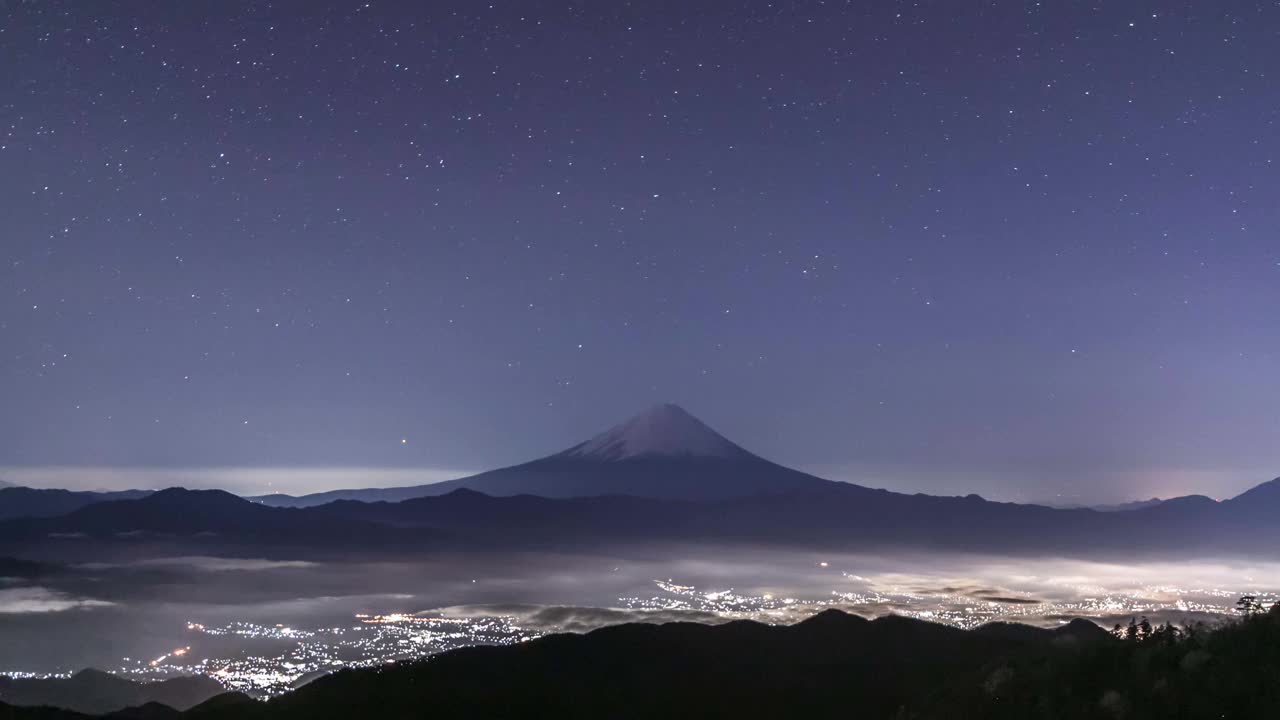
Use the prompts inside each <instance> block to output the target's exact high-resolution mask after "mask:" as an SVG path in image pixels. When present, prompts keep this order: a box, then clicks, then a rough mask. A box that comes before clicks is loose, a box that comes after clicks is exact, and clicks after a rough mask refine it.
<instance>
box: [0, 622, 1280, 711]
mask: <svg viewBox="0 0 1280 720" xmlns="http://www.w3.org/2000/svg"><path fill="white" fill-rule="evenodd" d="M1135 630H1136V633H1135V637H1134V638H1133V639H1121V638H1117V637H1114V636H1112V635H1111V634H1109V633H1107V632H1106V631H1104V630H1102V629H1101V628H1099V627H1097V626H1096V625H1093V624H1092V623H1088V622H1085V621H1080V620H1077V621H1074V622H1072V623H1070V624H1068V625H1064V626H1062V627H1060V628H1057V629H1054V630H1042V629H1035V628H1029V627H1026V626H1018V625H1005V624H996V625H989V626H985V627H982V628H979V629H977V630H973V631H963V630H957V629H955V628H950V627H946V626H942V625H936V624H932V623H926V622H921V621H916V620H910V619H905V618H900V617H888V618H881V619H878V620H865V619H862V618H859V617H856V616H852V615H847V614H844V613H842V612H839V611H834V610H833V611H828V612H825V613H822V614H820V615H818V616H816V617H813V618H811V619H809V620H806V621H804V622H801V623H799V624H796V625H792V626H789V627H782V626H775V627H771V626H765V625H760V624H758V623H754V622H734V623H729V624H726V625H719V626H706V625H696V624H688V623H673V624H668V625H621V626H617V627H611V628H605V629H602V630H597V631H595V632H592V633H588V634H586V635H553V636H548V637H545V638H541V639H539V640H534V641H531V642H527V643H523V644H520V645H515V646H507V647H476V648H465V649H461V650H455V651H452V652H448V653H444V654H441V655H437V656H435V657H432V658H429V659H426V660H422V661H417V662H411V663H403V664H399V665H394V666H388V667H385V668H381V669H376V670H355V671H345V672H340V673H337V674H335V675H331V676H328V677H324V678H321V679H319V680H316V681H315V682H313V683H311V684H309V685H307V686H306V687H304V688H302V689H300V690H298V691H295V692H293V693H291V694H289V695H286V696H283V697H280V698H277V699H275V700H272V701H271V702H268V703H258V702H255V701H251V700H248V699H246V698H244V697H243V696H236V695H223V696H219V697H216V698H214V699H212V700H210V701H208V702H206V703H205V704H203V705H201V706H198V707H196V708H193V709H192V710H190V711H188V712H186V713H181V714H180V713H177V712H176V711H173V712H169V711H165V710H164V709H163V708H156V707H154V706H151V707H150V708H140V709H137V710H133V711H128V712H126V713H123V714H122V715H120V716H119V717H134V718H143V717H149V718H156V719H157V720H159V719H160V718H178V717H181V718H187V719H193V718H209V719H212V720H221V719H224V718H225V719H230V718H248V719H250V720H253V719H259V720H293V719H295V718H321V719H323V718H335V719H336V718H371V719H373V718H376V719H399V718H477V717H484V718H523V717H538V718H544V717H545V718H551V717H554V718H653V717H717V718H719V717H725V718H757V717H769V718H780V717H803V718H868V719H881V718H883V719H884V720H891V719H893V720H906V719H910V718H918V719H921V720H941V719H943V718H960V719H964V718H1018V719H1019V720H1021V719H1024V718H1049V719H1053V718H1125V719H1127V720H1145V719H1148V718H1152V719H1154V718H1251V717H1259V718H1262V717H1280V683H1277V682H1276V678H1277V677H1280V611H1273V612H1271V613H1265V614H1262V613H1260V614H1257V615H1254V616H1252V617H1250V618H1248V619H1245V620H1243V621H1240V622H1237V623H1234V624H1231V625H1229V626H1226V627H1223V628H1220V629H1216V630H1209V629H1203V628H1201V629H1194V628H1193V629H1191V630H1189V631H1188V630H1179V629H1176V628H1172V627H1167V628H1155V629H1151V630H1137V629H1136V628H1135ZM37 717H44V718H50V719H52V718H71V717H76V716H75V715H74V714H69V713H60V712H57V711H45V714H39V713H38V712H37V711H34V710H31V709H25V708H10V709H5V708H2V707H0V720H4V719H6V718H13V719H14V720H30V719H32V718H37Z"/></svg>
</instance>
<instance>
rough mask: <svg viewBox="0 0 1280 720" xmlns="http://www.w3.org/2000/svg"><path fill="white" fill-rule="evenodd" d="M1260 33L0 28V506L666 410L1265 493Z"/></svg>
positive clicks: (346, 464)
mask: <svg viewBox="0 0 1280 720" xmlns="http://www.w3.org/2000/svg"><path fill="white" fill-rule="evenodd" d="M1277 47H1280V6H1277V4H1276V3H1274V2H1265V3H1264V2H1216V3H1208V2H1204V3H1181V2H1179V3H1175V2H1163V3H1151V2H1124V3H1119V2H1112V3H1101V2H1059V3H1049V2H1043V3H1037V2H992V1H982V2H978V1H975V2H954V1H952V0H945V1H944V0H937V1H934V2H927V1H922V2H914V3H909V2H847V3H846V2H774V3H763V2H721V1H719V0H716V1H704V0H699V2H661V1H660V2H632V3H622V2H557V3H551V2H540V1H538V2H533V1H530V2H495V3H492V4H490V3H484V2H446V1H443V0H432V1H431V2H421V3H419V2H389V1H387V0H383V1H381V2H371V3H361V2H322V1H319V0H305V1H303V0H297V1H293V2H274V3H267V2H252V3H250V2H244V3H229V2H222V1H221V0H217V1H213V0H201V1H194V2H142V1H136V2H111V1H108V0H102V1H95V2H87V1H81V2H66V1H56V0H51V1H46V2H37V1H32V2H22V1H15V0H8V1H2V2H0V218H2V220H3V222H2V226H0V407H2V408H3V409H2V410H0V466H2V467H4V468H5V469H4V470H3V471H0V480H8V481H9V482H32V483H36V484H44V485H64V486H73V487H103V486H110V487H123V486H139V485H143V486H154V485H166V484H174V483H175V482H180V483H182V484H188V485H200V484H205V485H224V486H227V487H228V488H229V489H233V490H237V491H263V490H267V489H277V490H285V491H291V492H298V491H304V490H309V489H326V488H328V487H334V486H352V485H370V484H372V485H378V484H406V483H412V482H421V481H424V480H429V479H437V478H443V477H447V476H453V475H455V474H458V473H461V472H464V471H469V470H481V469H487V468H490V467H495V466H498V465H504V464H510V463H514V462H519V461H523V460H526V459H530V458H532V457H535V456H539V455H543V454H546V453H549V452H553V451H556V450H559V449H562V448H563V447H566V446H568V445H571V444H574V443H576V442H578V441H580V440H582V439H584V438H585V437H587V436H589V435H591V434H592V433H594V432H596V431H599V430H601V429H603V428H604V427H606V426H608V425H610V424H612V423H613V422H615V421H617V420H620V419H622V418H624V417H625V416H627V415H629V414H632V413H633V412H636V411H638V410H640V409H642V408H644V407H646V406H648V405H651V404H653V403H657V402H662V401H674V402H678V403H680V404H682V405H684V406H685V407H686V408H688V409H689V410H690V411H691V412H693V413H694V414H696V415H698V416H699V417H701V418H702V419H703V420H705V421H707V422H708V423H709V424H711V425H712V426H713V427H715V428H717V429H718V430H720V431H721V432H723V433H724V434H726V435H728V436H729V437H730V438H732V439H734V440H735V441H737V442H739V443H740V444H742V445H744V446H746V447H748V448H750V449H752V450H754V451H756V452H758V453H760V454H762V455H765V456H767V457H769V458H771V459H774V460H777V461H779V462H783V463H786V464H790V465H793V466H797V467H801V468H804V469H808V470H813V471H817V472H820V473H822V474H824V475H825V476H828V477H832V478H836V479H847V480H853V481H856V482H861V483H865V484H868V485H875V486H882V487H890V488H892V489H900V490H910V491H925V492H933V493H949V494H960V493H967V492H978V493H982V494H984V495H986V496H989V497H996V498H1005V499H1017V500H1054V499H1056V500H1060V501H1074V500H1082V501H1111V500H1124V499H1131V498H1136V497H1148V496H1151V495H1166V496H1167V495H1171V494H1177V493H1185V492H1203V493H1206V494H1210V495H1231V494H1234V493H1236V492H1238V491H1240V490H1242V489H1244V488H1245V487H1248V486H1250V485H1253V484H1255V483H1258V482H1261V481H1263V480H1266V479H1269V478H1270V477H1273V476H1274V475H1276V474H1280V443H1278V442H1277V431H1278V430H1280V380H1278V378H1280V372H1278V371H1280V363H1278V362H1277V360H1278V359H1280V332H1277V330H1278V329H1280V320H1278V318H1280V314H1278V311H1280V237H1278V236H1277V228H1278V227H1280V202H1278V201H1280V197H1278V192H1277V191H1278V190H1280V164H1278V163H1276V162H1275V160H1276V159H1277V158H1278V157H1280V126H1278V124H1277V119H1278V118H1280V85H1277V83H1280V52H1277V51H1276V48H1277Z"/></svg>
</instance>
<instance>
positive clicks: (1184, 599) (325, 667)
mask: <svg viewBox="0 0 1280 720" xmlns="http://www.w3.org/2000/svg"><path fill="white" fill-rule="evenodd" d="M822 567H826V566H825V564H824V565H822ZM832 573H833V575H835V576H837V577H838V578H839V580H838V582H839V583H840V585H841V586H844V587H847V586H851V585H852V586H866V588H867V589H862V590H845V589H841V588H837V589H832V590H830V592H829V593H828V594H826V595H825V596H818V597H792V596H775V595H774V594H770V593H761V594H750V593H740V592H737V591H735V590H733V589H731V588H730V589H716V590H704V589H701V588H698V587H694V586H692V585H683V584H680V583H678V582H676V581H674V580H671V579H667V580H656V581H654V584H653V588H654V592H653V594H652V595H649V596H646V597H639V596H636V597H622V598H619V599H618V604H617V608H616V609H618V610H620V611H623V612H624V613H625V617H626V618H627V619H629V620H634V621H646V620H649V621H665V620H670V619H673V618H680V617H688V618H690V619H698V620H701V621H707V620H712V621H714V620H715V619H721V620H725V621H728V620H737V619H752V620H757V621H760V622H764V623H770V624H784V623H793V622H797V621H800V620H803V619H804V618H806V617H808V616H810V615H813V614H815V613H817V612H820V611H822V610H824V609H828V608H839V609H843V610H847V611H849V612H853V613H857V614H861V615H864V616H874V615H884V614H887V613H895V614H899V615H905V616H909V617H913V618H919V619H924V620H931V621H934V622H939V623H945V624H948V625H953V626H956V627H961V628H974V627H977V626H979V625H982V624H984V623H989V622H995V621H1018V622H1024V623H1029V624H1037V625H1054V624H1059V623H1063V622H1066V621H1067V620H1068V619H1070V618H1075V617H1089V618H1094V619H1095V620H1097V621H1098V622H1100V623H1103V624H1104V625H1105V624H1109V623H1111V622H1116V621H1121V620H1122V619H1123V620H1126V621H1127V619H1128V618H1129V617H1143V616H1145V617H1149V618H1150V619H1151V620H1152V621H1153V622H1156V621H1160V622H1162V621H1165V620H1169V621H1172V622H1175V623H1178V622H1190V621H1203V620H1208V621H1212V620H1213V619H1215V618H1222V617H1227V616H1230V615H1233V614H1235V612H1236V610H1235V603H1236V600H1237V599H1238V598H1239V597H1240V596H1241V595H1242V594H1246V591H1243V590H1227V589H1217V588H1179V587H1170V586H1149V587H1143V588H1141V589H1140V590H1136V591H1129V592H1125V593H1119V592H1113V591H1108V590H1106V589H1104V588H1100V587H1095V586H1064V590H1069V591H1071V594H1072V596H1073V597H1075V598H1076V599H1074V600H1071V601H1049V600H1039V599H1034V598H1031V597H1030V596H1027V597H1022V596H1019V595H1017V594H1010V595H1009V596H1006V597H1000V598H998V599H995V598H993V599H986V600H984V599H978V598H975V597H973V596H972V591H969V592H968V593H966V592H963V591H959V590H957V591H956V592H946V591H943V592H921V591H919V590H918V589H912V588H909V587H905V586H904V587H897V586H893V585H886V586H878V585H874V584H873V583H871V582H869V581H868V580H867V579H866V578H863V577H861V576H858V575H853V574H850V573H845V572H839V573H838V572H837V571H835V570H832ZM833 579H834V578H833ZM873 586H874V587H875V589H871V588H872V587H873ZM1247 592H1248V594H1253V595H1255V596H1257V597H1258V599H1259V601H1262V602H1264V603H1267V604H1269V603H1272V602H1275V601H1276V600H1277V599H1280V595H1277V594H1276V593H1274V592H1259V591H1255V590H1249V591H1247ZM186 630H187V636H188V638H189V639H188V641H187V642H186V644H185V645H183V646H182V647H176V648H165V649H157V652H156V653H155V654H154V655H153V656H151V657H147V658H124V659H123V660H122V662H121V664H120V665H119V666H118V667H116V668H113V670H114V671H115V672H117V673H119V674H121V675H124V676H126V677H130V678H133V679H137V680H152V679H160V678H165V677H173V676H178V675H194V674H200V675H208V676H210V677H213V678H215V679H217V680H218V681H219V682H221V683H222V684H223V685H224V686H225V687H226V688H227V689H229V690H237V691H241V692H245V693H248V694H250V695H253V696H255V697H259V698H269V697H273V696H275V695H279V694H281V693H284V692H288V691H289V690H291V689H294V688H297V687H300V686H301V685H303V684H305V683H306V682H309V681H310V680H313V679H315V678H316V677H320V676H322V675H324V674H326V673H329V672H333V671H335V670H339V669H342V668H363V667H375V666H380V665H385V664H388V663H395V662H398V661H403V660H408V659H413V658H421V657H426V656H429V655H432V654H435V653H439V652H443V651H446V650H450V649H454V648H459V647H465V646H470V645H509V644H514V643H520V642H525V641H528V640H530V639H533V638H536V637H538V636H539V635H542V634H545V633H547V632H556V631H563V630H564V628H562V627H554V626H550V627H549V626H547V625H545V624H537V625H536V626H533V624H531V623H525V624H523V625H522V621H521V619H520V618H518V617H515V616H512V615H499V614H495V615H487V614H484V612H483V606H478V607H477V608H470V609H469V610H468V612H458V611H457V610H456V609H455V610H452V611H451V610H450V609H441V610H438V611H428V612H423V613H388V614H381V615H363V614H361V615H355V616H353V617H352V618H351V621H350V622H348V623H345V624H340V625H334V626H331V627H305V628H304V627H295V626H293V625H285V624H277V625H262V624H255V623H249V622H233V623H230V624H224V625H205V624H202V623H201V622H199V621H198V620H196V619H193V620H191V621H190V622H188V623H187V626H186ZM215 639H216V640H218V641H220V642H218V643H217V645H218V646H219V647H224V648H225V647H234V648H238V649H237V650H236V651H234V652H231V653H225V652H224V653H214V652H212V651H207V650H204V649H203V648H204V647H205V646H209V645H212V644H214V643H213V642H212V641H214V640H215ZM227 641H230V642H231V645H227ZM263 648H271V649H270V650H269V651H264V649H263ZM4 674H8V675H12V676H15V677H16V676H25V677H31V676H34V674H33V673H30V672H25V671H22V670H15V671H6V672H5V673H4Z"/></svg>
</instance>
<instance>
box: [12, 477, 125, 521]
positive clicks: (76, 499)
mask: <svg viewBox="0 0 1280 720" xmlns="http://www.w3.org/2000/svg"><path fill="white" fill-rule="evenodd" d="M148 494H149V491H147V490H121V491H118V492H89V491H79V492H78V491H74V490H48V489H37V488H29V487H15V486H12V485H8V486H0V520H9V519H11V518H19V517H53V516H55V515H65V514H66V513H69V512H71V511H72V510H78V509H80V508H82V507H84V506H86V505H92V504H94V503H99V502H103V501H106V500H136V499H137V498H140V497H146V496H147V495H148Z"/></svg>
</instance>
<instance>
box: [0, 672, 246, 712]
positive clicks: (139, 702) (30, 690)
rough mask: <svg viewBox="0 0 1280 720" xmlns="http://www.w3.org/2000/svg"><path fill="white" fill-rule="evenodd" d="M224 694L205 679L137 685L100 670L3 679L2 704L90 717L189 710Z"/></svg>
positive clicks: (180, 679) (181, 679)
mask: <svg viewBox="0 0 1280 720" xmlns="http://www.w3.org/2000/svg"><path fill="white" fill-rule="evenodd" d="M223 692H224V690H223V687H222V685H221V684H220V683H218V681H217V680H214V679H213V678H210V677H204V676H192V677H177V678H171V679H168V680H158V681H156V682H135V681H133V680H129V679H126V678H123V677H120V676H118V675H113V674H111V673H106V672H102V671H100V670H81V671H80V672H78V673H76V674H75V675H72V676H71V677H68V678H10V677H7V676H0V702H4V703H7V704H9V705H19V706H37V707H38V706H57V707H59V708H65V709H67V710H74V711H76V712H82V713H88V714H105V713H111V712H115V711H118V710H124V709H125V708H137V707H139V706H144V705H147V704H149V703H155V704H159V705H164V706H166V708H168V709H173V708H176V709H178V710H186V709H188V708H191V707H194V706H196V705H199V704H200V703H203V702H205V701H206V700H208V699H210V698H212V697H214V696H216V695H221V694H223ZM0 717H3V714H0Z"/></svg>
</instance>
